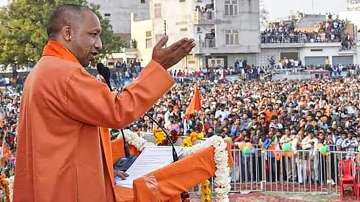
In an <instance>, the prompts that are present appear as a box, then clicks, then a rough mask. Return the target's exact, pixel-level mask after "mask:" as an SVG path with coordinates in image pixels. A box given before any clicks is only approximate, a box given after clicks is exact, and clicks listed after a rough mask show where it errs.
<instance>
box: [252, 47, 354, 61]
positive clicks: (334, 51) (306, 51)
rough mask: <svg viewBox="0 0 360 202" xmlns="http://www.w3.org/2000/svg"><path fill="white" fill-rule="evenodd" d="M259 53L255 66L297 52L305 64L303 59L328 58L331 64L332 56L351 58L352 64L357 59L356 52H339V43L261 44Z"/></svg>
mask: <svg viewBox="0 0 360 202" xmlns="http://www.w3.org/2000/svg"><path fill="white" fill-rule="evenodd" d="M261 46H262V48H261V52H260V53H259V54H257V59H256V60H257V65H261V66H266V65H268V64H269V62H268V59H269V58H270V57H271V56H272V57H274V59H275V61H276V62H278V61H279V60H280V59H282V58H280V53H285V52H297V53H298V56H299V59H300V60H301V61H302V62H303V64H304V62H305V57H319V56H326V57H328V63H329V64H332V57H333V56H353V58H354V63H356V62H357V61H359V59H357V57H358V56H357V54H356V50H349V51H340V43H306V44H262V45H261ZM305 65H306V64H305Z"/></svg>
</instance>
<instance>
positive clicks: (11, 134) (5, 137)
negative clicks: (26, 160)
mask: <svg viewBox="0 0 360 202" xmlns="http://www.w3.org/2000/svg"><path fill="white" fill-rule="evenodd" d="M20 94H21V92H20V91H16V88H13V87H8V88H6V90H4V91H2V90H0V106H1V107H0V173H5V175H6V176H11V175H13V173H14V166H15V151H16V144H15V142H16V127H17V121H18V113H19V105H20Z"/></svg>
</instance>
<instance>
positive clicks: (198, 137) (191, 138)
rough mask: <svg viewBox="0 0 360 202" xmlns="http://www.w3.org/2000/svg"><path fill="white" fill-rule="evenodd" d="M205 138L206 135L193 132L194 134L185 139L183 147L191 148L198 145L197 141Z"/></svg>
mask: <svg viewBox="0 0 360 202" xmlns="http://www.w3.org/2000/svg"><path fill="white" fill-rule="evenodd" d="M203 138H204V133H197V132H192V133H190V135H189V136H187V137H185V138H184V140H183V142H182V146H183V147H191V146H193V145H194V144H195V143H196V141H197V140H201V139H203Z"/></svg>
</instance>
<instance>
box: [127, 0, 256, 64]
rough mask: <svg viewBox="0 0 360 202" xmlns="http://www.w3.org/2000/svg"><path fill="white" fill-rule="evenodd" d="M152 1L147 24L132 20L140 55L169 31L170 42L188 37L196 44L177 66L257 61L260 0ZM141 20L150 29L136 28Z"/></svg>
mask: <svg viewBox="0 0 360 202" xmlns="http://www.w3.org/2000/svg"><path fill="white" fill-rule="evenodd" d="M149 4H150V5H149V14H150V21H145V23H147V25H144V21H138V20H135V19H134V20H133V21H132V22H131V24H132V30H131V31H132V32H131V33H132V38H133V39H134V40H135V41H136V42H137V45H138V48H137V50H138V52H139V55H143V56H145V55H147V56H149V55H150V56H151V54H149V53H146V52H149V51H151V50H152V46H153V45H154V44H155V43H156V42H157V41H158V40H159V39H160V38H161V36H163V35H164V34H165V33H166V34H167V35H168V36H169V44H170V43H172V42H175V41H177V40H179V39H181V38H183V37H188V38H193V39H195V42H196V45H197V46H196V47H195V48H194V49H193V51H192V52H191V54H190V55H188V56H187V57H185V58H184V59H183V60H182V61H181V62H179V63H178V65H177V66H176V68H180V69H189V70H192V69H200V68H205V67H209V68H212V67H214V68H216V67H230V66H233V64H234V63H235V61H236V59H243V60H244V59H246V60H247V61H249V63H253V64H255V62H256V54H257V53H259V52H260V23H259V0H151V1H150V2H149ZM139 24H142V26H143V27H147V28H148V27H149V26H148V25H149V24H150V25H151V30H150V29H147V30H144V29H137V28H136V27H139ZM133 28H134V29H133ZM138 32H140V33H138ZM141 44H145V48H143V47H140V46H141ZM140 59H141V60H143V61H148V60H150V59H151V58H145V57H144V58H140Z"/></svg>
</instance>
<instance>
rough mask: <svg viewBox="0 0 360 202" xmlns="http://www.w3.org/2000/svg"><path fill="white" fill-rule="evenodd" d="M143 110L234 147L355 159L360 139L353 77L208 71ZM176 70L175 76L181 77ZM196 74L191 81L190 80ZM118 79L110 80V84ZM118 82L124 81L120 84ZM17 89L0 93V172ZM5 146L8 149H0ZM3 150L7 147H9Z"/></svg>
mask: <svg viewBox="0 0 360 202" xmlns="http://www.w3.org/2000/svg"><path fill="white" fill-rule="evenodd" d="M172 73H173V74H174V75H175V78H176V79H177V80H178V82H177V84H176V85H175V86H174V87H173V88H172V90H171V91H170V92H168V93H167V94H166V95H165V96H164V97H163V98H162V99H161V100H160V101H159V102H158V103H157V104H155V106H154V107H153V108H152V109H151V110H149V111H148V112H147V114H148V115H149V116H152V117H153V118H154V119H155V120H157V122H158V123H159V124H160V125H162V126H164V127H165V128H166V129H167V130H168V131H169V132H170V134H176V135H177V136H186V135H189V134H191V133H192V132H202V133H203V134H204V135H205V137H211V136H213V135H220V136H222V137H224V138H230V139H231V140H232V142H233V143H234V145H238V144H240V143H247V144H251V145H252V147H253V148H262V149H268V148H269V147H270V145H277V146H278V148H281V147H282V145H284V144H286V143H290V144H291V145H292V148H293V149H294V150H316V149H318V147H317V145H318V144H327V145H330V147H329V148H330V151H345V152H347V154H346V155H345V156H344V157H346V158H350V159H353V158H354V157H355V156H354V152H355V151H356V150H357V147H358V145H359V142H360V136H359V135H358V134H360V118H359V113H360V111H359V110H360V94H359V93H358V92H359V90H360V79H358V78H356V77H349V78H341V79H333V80H312V81H262V80H248V81H244V80H238V81H232V82H230V81H227V80H226V79H224V80H221V79H220V78H221V74H220V73H219V74H215V75H217V77H216V78H219V79H215V80H210V79H209V78H210V77H208V76H207V75H209V74H199V76H198V77H195V76H196V75H187V76H188V77H192V78H193V79H187V80H186V79H179V78H182V77H178V76H183V75H182V74H181V73H179V71H178V72H177V73H176V71H173V72H172ZM179 74H180V75H179ZM195 78H196V79H195ZM113 83H115V82H113ZM195 85H197V86H198V87H199V88H200V92H201V94H202V109H201V111H200V112H198V113H194V114H192V115H191V116H190V117H189V118H188V119H185V114H184V113H185V111H186V107H187V106H188V104H189V102H190V100H191V97H192V92H193V88H194V86H195ZM120 87H121V86H120ZM20 96H21V90H19V88H14V87H7V88H6V89H5V90H4V91H0V106H1V112H0V120H1V117H4V120H3V124H2V123H1V121H0V126H2V127H1V129H0V140H2V141H0V147H2V149H0V151H2V153H0V154H1V156H2V157H4V155H5V154H4V151H6V152H7V157H6V158H5V159H4V158H3V161H2V162H1V163H2V166H1V169H2V170H1V172H5V173H6V174H7V175H11V174H12V172H13V168H14V165H15V150H16V143H15V142H16V123H17V120H18V117H17V115H18V109H19V103H20ZM157 127H158V126H157V125H156V124H155V123H153V122H152V121H151V120H150V119H149V118H148V117H146V116H144V117H142V118H140V119H139V120H138V121H136V122H135V123H133V124H131V125H130V126H129V128H130V129H132V130H133V131H135V132H139V134H140V132H153V130H154V129H155V128H157ZM4 147H6V149H4ZM6 152H5V153H6Z"/></svg>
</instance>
